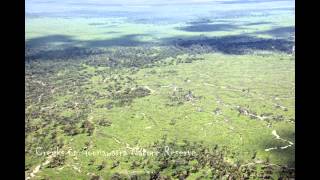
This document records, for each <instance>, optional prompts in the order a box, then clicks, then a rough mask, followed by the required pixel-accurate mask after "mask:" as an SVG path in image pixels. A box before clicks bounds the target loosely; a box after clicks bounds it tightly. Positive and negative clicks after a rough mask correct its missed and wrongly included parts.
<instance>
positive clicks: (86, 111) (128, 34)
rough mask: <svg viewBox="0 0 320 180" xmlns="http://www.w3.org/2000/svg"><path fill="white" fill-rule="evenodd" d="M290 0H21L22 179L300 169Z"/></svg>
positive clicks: (132, 179)
mask: <svg viewBox="0 0 320 180" xmlns="http://www.w3.org/2000/svg"><path fill="white" fill-rule="evenodd" d="M294 11H295V2H294V1H293V0H184V1H183V0H171V1H169V0H162V1H160V0H134V1H129V0H108V1H103V0H92V1H84V0H78V1H75V0H65V1H52V0H26V9H25V179H30V180H73V179H76V180H108V179H111V180H120V179H121V180H122V179H127V180H138V179H139V180H140V179H142V180H171V179H172V180H174V179H177V180H183V179H188V180H201V179H226V180H231V179H232V180H238V179H239V180H242V179H295V12H294Z"/></svg>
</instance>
